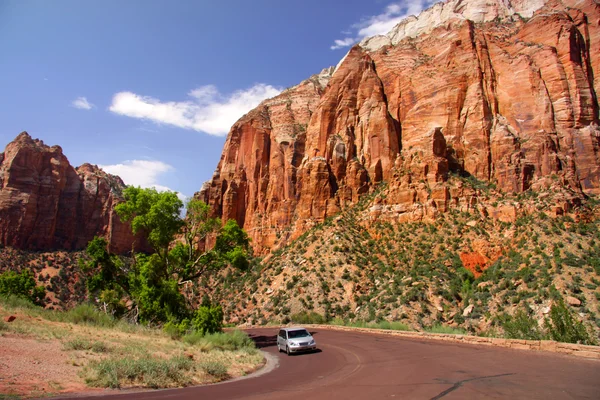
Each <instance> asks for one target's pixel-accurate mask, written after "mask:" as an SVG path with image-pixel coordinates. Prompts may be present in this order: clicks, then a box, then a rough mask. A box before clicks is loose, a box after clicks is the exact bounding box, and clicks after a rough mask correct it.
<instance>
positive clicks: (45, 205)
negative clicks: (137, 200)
mask: <svg viewBox="0 0 600 400" xmlns="http://www.w3.org/2000/svg"><path fill="white" fill-rule="evenodd" d="M124 186H125V185H124V184H123V181H121V179H120V178H119V177H117V176H114V175H110V174H107V173H105V172H104V171H102V170H100V169H99V168H98V167H96V166H93V165H90V164H84V165H82V166H80V167H79V168H77V169H75V168H73V167H72V166H71V164H70V163H69V160H67V157H65V155H64V154H63V152H62V149H61V148H60V147H59V146H52V147H49V146H46V145H45V144H44V143H43V142H42V141H40V140H34V139H32V138H31V137H30V136H29V134H27V132H23V133H21V134H20V135H19V136H17V138H16V139H15V140H14V141H13V142H11V143H9V144H8V146H7V147H6V149H5V151H4V153H0V243H2V245H4V246H12V247H15V248H19V249H29V250H53V249H65V250H75V249H82V248H84V247H85V246H86V245H87V243H88V242H89V241H90V240H91V239H92V238H93V237H94V236H96V235H98V236H104V237H105V238H106V239H107V240H108V242H109V243H110V246H111V249H112V250H113V251H115V252H119V253H124V252H127V251H130V250H131V249H132V244H133V243H134V242H135V240H136V239H135V238H134V237H133V235H132V234H131V228H130V226H129V225H128V224H125V223H122V222H121V221H120V220H119V218H118V216H117V215H116V214H115V212H114V205H115V204H116V201H117V200H118V199H119V195H120V193H121V191H122V190H123V188H124Z"/></svg>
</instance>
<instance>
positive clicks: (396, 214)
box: [196, 0, 600, 252]
mask: <svg viewBox="0 0 600 400" xmlns="http://www.w3.org/2000/svg"><path fill="white" fill-rule="evenodd" d="M599 63H600V6H599V4H598V3H597V2H595V1H589V0H588V1H576V0H564V1H558V0H548V1H546V2H544V1H542V0H539V1H533V2H524V1H512V2H510V1H499V0H497V1H485V2H481V1H457V0H453V1H447V2H445V3H439V4H436V5H434V6H433V7H432V8H430V9H429V10H426V11H424V12H423V13H422V14H421V15H420V16H418V17H412V18H409V19H408V20H406V21H404V22H401V23H400V24H398V26H396V27H395V28H394V29H393V30H392V31H391V32H390V33H389V34H388V35H385V36H378V37H374V38H370V39H367V40H365V41H363V42H362V43H361V44H360V45H356V46H354V47H353V48H352V49H351V50H350V51H349V53H348V54H347V55H346V56H345V57H344V59H343V60H342V61H341V62H340V64H339V65H338V66H337V67H336V68H335V69H327V70H324V71H323V72H322V73H321V74H319V75H316V76H313V77H312V78H310V79H308V80H306V81H304V82H302V83H301V84H299V85H297V86H295V87H293V88H290V89H288V90H286V91H284V92H282V93H281V94H280V95H279V96H277V97H275V98H273V99H270V100H267V101H265V102H263V103H262V104H261V105H259V106H258V107H257V108H256V109H254V110H253V111H251V112H250V113H248V114H247V115H245V116H244V117H242V118H241V119H240V120H239V121H238V122H237V123H236V124H235V125H234V126H233V127H232V129H231V131H230V133H229V136H228V138H227V141H226V143H225V147H224V149H223V154H222V157H221V160H220V162H219V165H218V167H217V170H216V172H215V174H214V176H213V178H212V180H211V181H210V182H207V183H206V184H205V185H204V186H203V188H202V190H201V191H200V192H199V193H197V194H196V196H197V197H198V198H200V199H203V200H205V201H207V202H208V203H209V204H210V205H211V206H212V208H213V212H214V214H215V215H218V216H220V217H222V218H223V220H227V219H230V218H234V219H236V220H237V221H238V222H239V223H240V225H241V226H243V227H244V228H245V229H246V230H247V231H248V232H249V234H250V236H251V237H252V239H253V244H254V246H255V249H257V250H258V251H259V252H265V251H268V250H269V249H272V248H273V246H276V245H277V244H278V243H283V242H285V241H286V240H287V239H289V238H294V237H297V236H298V235H299V234H301V233H302V232H304V231H305V230H306V229H308V228H309V227H310V226H312V225H314V224H316V223H319V222H321V221H323V220H324V219H325V218H327V217H329V216H332V215H334V214H336V213H337V212H339V211H340V210H341V209H343V208H344V207H347V206H348V205H352V204H355V203H356V202H357V201H358V199H359V197H360V196H361V195H362V194H364V193H367V192H369V191H370V190H371V189H372V188H373V187H374V186H375V185H376V184H377V183H379V182H382V181H385V182H387V188H386V195H385V196H382V199H380V200H379V202H378V204H376V205H375V206H374V210H375V211H376V212H377V213H381V212H382V211H384V212H385V215H386V217H387V218H389V219H391V220H395V221H406V220H421V219H423V218H428V217H433V216H435V214H436V213H437V212H443V211H445V210H447V208H448V207H461V206H465V205H466V206H468V205H469V204H470V202H471V201H472V195H473V193H472V192H471V191H469V190H468V189H466V188H461V187H455V186H451V185H449V184H448V176H449V174H450V173H452V174H455V175H458V176H463V177H470V179H474V180H477V181H483V182H487V183H490V184H493V185H495V187H496V188H497V189H498V190H499V191H502V192H513V193H514V192H516V193H518V192H523V191H526V190H529V189H534V190H535V189H540V188H544V187H550V186H552V185H556V184H560V185H562V186H563V187H566V188H568V189H569V190H570V191H572V193H573V196H575V197H576V196H585V195H586V194H598V193H600V170H599V167H600V153H599V152H600V141H599V137H600V129H599V128H598V98H597V93H598V90H599V89H600V81H599V77H598V75H599V74H600V65H599Z"/></svg>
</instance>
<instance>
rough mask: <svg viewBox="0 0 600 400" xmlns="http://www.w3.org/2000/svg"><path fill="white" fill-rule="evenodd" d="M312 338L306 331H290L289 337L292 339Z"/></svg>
mask: <svg viewBox="0 0 600 400" xmlns="http://www.w3.org/2000/svg"><path fill="white" fill-rule="evenodd" d="M308 336H310V333H308V331H307V330H306V329H298V330H297V331H288V337H289V338H290V339H297V338H303V337H308Z"/></svg>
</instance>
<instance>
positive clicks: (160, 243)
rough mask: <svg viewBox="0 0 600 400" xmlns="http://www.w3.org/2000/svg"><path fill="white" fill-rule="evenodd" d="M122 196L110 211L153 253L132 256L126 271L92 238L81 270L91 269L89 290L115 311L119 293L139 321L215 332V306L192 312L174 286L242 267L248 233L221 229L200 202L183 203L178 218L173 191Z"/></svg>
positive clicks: (233, 226) (132, 190)
mask: <svg viewBox="0 0 600 400" xmlns="http://www.w3.org/2000/svg"><path fill="white" fill-rule="evenodd" d="M124 198H125V201H124V202H123V203H120V204H119V205H117V206H116V207H115V210H116V212H117V214H118V215H119V217H120V218H121V219H122V220H123V221H130V222H131V227H132V231H133V233H135V234H141V235H143V236H145V237H146V238H147V240H148V243H149V244H150V245H151V246H152V248H153V250H154V252H153V254H141V253H138V254H134V256H133V264H132V265H131V266H130V267H129V268H128V269H126V268H124V265H123V263H122V262H121V260H120V259H119V258H118V257H115V256H114V255H111V254H109V252H108V250H107V244H106V241H103V240H102V239H98V238H95V239H94V240H93V241H92V242H90V244H89V246H88V251H87V253H88V256H89V261H88V263H87V264H86V268H87V270H89V271H94V273H93V274H91V276H90V278H89V281H88V289H89V290H90V291H94V290H95V291H97V292H99V298H100V299H104V300H103V301H105V304H107V302H110V304H112V305H114V308H117V307H118V306H119V305H120V304H121V303H120V302H117V301H116V299H117V298H118V296H119V294H120V293H123V292H124V293H126V295H127V296H129V298H130V299H131V300H132V301H133V308H134V311H137V313H136V314H137V317H138V318H139V320H140V321H143V322H156V323H164V322H169V323H170V325H169V326H177V327H180V325H181V324H182V323H183V322H184V321H187V320H192V321H196V323H195V324H194V326H196V327H197V329H200V327H201V326H205V325H206V327H203V328H201V330H202V331H203V332H204V331H206V332H212V331H213V329H216V328H214V327H218V329H220V327H221V325H222V321H223V316H222V310H221V309H220V306H213V305H209V306H207V308H206V310H205V309H204V308H203V307H201V308H200V309H199V310H198V311H196V312H195V313H194V312H193V310H191V307H190V305H189V304H187V303H186V299H185V297H184V296H183V295H182V294H181V292H180V291H179V287H180V286H181V285H182V284H183V283H184V282H187V281H191V282H192V283H193V282H195V281H196V280H197V279H198V278H199V277H200V276H201V275H202V274H204V273H205V272H207V271H208V270H210V269H215V268H223V267H224V266H228V265H231V266H233V267H236V268H242V269H245V268H247V267H248V256H249V254H248V249H249V242H250V240H249V238H248V235H247V234H246V233H245V232H244V231H243V230H242V229H241V228H240V227H239V226H238V224H237V223H236V222H235V221H233V220H232V221H228V222H227V223H226V224H225V226H223V227H221V220H220V219H217V218H213V217H211V215H210V207H209V206H208V205H206V204H205V203H203V202H201V201H199V200H195V199H192V200H191V201H190V202H188V204H187V214H186V216H185V218H183V217H182V208H183V203H182V202H181V200H179V198H178V197H177V195H176V194H175V193H172V192H158V191H156V190H155V189H141V188H139V187H138V188H136V187H127V188H126V189H125V191H124ZM211 237H212V238H214V240H215V246H214V248H212V249H208V250H207V249H206V248H205V244H206V242H207V240H209V239H210V238H211ZM119 290H122V292H120V291H119ZM219 311H220V314H219ZM219 315H220V317H219ZM217 320H218V321H217ZM184 325H185V326H187V322H186V323H185V324H184ZM181 326H183V325H181ZM178 329H179V328H178Z"/></svg>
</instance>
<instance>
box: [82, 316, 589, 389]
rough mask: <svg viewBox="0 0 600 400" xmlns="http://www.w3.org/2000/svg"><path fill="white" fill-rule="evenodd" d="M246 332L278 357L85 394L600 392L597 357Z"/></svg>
mask: <svg viewBox="0 0 600 400" xmlns="http://www.w3.org/2000/svg"><path fill="white" fill-rule="evenodd" d="M248 333H249V334H250V335H251V336H252V337H253V338H254V340H255V341H256V342H257V344H258V346H259V347H261V348H262V349H263V350H265V351H266V352H268V353H270V354H272V356H273V358H274V359H275V361H278V362H279V366H278V367H276V368H275V369H274V370H273V371H271V372H269V373H267V374H263V375H261V376H258V377H255V378H249V379H243V380H239V381H235V382H231V383H224V384H217V385H210V386H201V387H192V388H185V389H173V390H160V391H153V392H138V393H124V394H118V395H110V396H98V395H95V396H93V397H89V398H90V399H98V398H99V397H110V398H111V400H113V399H114V400H117V399H119V400H120V399H157V400H158V399H190V400H191V399H194V400H198V399H210V400H218V399H245V400H251V399H252V400H254V399H256V400H257V399H261V400H271V399H286V400H295V399H298V400H299V399H302V400H306V399H311V400H313V399H314V400H318V399H327V400H333V399H369V400H370V399H444V400H450V399H544V400H546V399H600V361H594V360H583V359H577V358H574V357H568V356H562V355H557V354H550V353H541V352H531V351H519V350H511V349H505V348H495V347H488V346H476V345H466V344H456V343H447V342H435V341H419V340H413V339H410V340H409V339H405V338H400V337H393V336H387V335H377V334H363V333H351V332H340V331H334V330H317V331H316V332H314V337H315V340H317V343H318V345H319V347H320V348H321V349H322V351H320V352H317V353H312V354H301V355H294V356H287V355H285V354H284V353H281V354H278V352H277V347H276V345H275V343H276V342H275V335H276V334H277V329H275V328H272V329H253V330H248ZM78 398H81V397H78Z"/></svg>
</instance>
